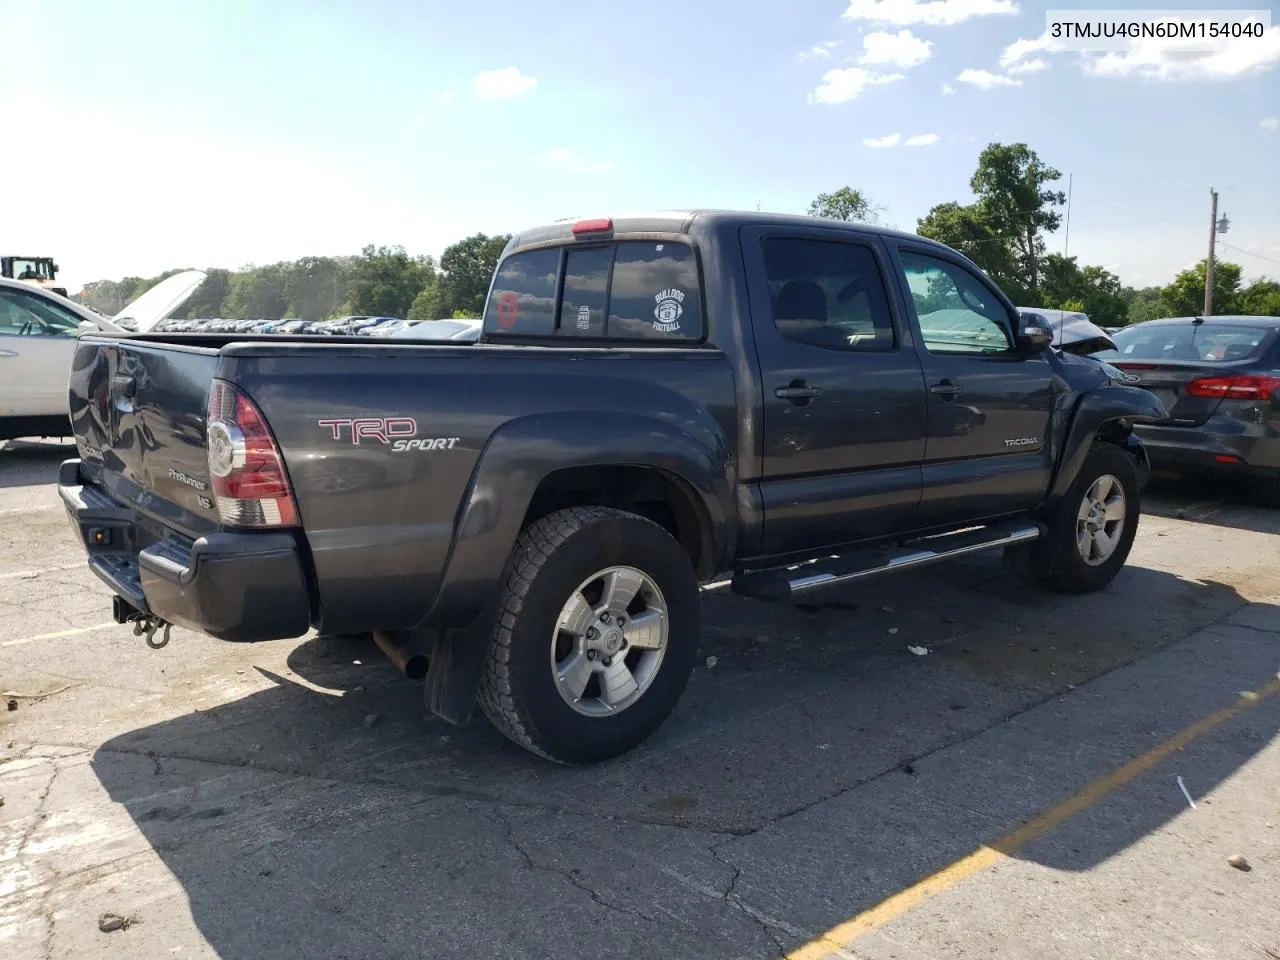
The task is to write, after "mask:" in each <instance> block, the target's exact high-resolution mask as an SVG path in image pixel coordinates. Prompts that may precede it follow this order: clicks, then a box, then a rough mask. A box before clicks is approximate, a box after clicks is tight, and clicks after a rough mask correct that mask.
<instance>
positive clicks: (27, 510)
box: [0, 503, 61, 514]
mask: <svg viewBox="0 0 1280 960" xmlns="http://www.w3.org/2000/svg"><path fill="white" fill-rule="evenodd" d="M59 509H61V508H60V507H59V506H58V504H56V503H41V504H37V505H36V506H34V507H5V508H4V509H3V510H0V514H6V513H39V512H40V511H42V510H59Z"/></svg>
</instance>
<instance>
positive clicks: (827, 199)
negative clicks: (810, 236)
mask: <svg viewBox="0 0 1280 960" xmlns="http://www.w3.org/2000/svg"><path fill="white" fill-rule="evenodd" d="M809 216H811V217H819V218H821V219H823V220H844V221H846V222H848V221H855V220H856V221H858V222H860V223H875V222H876V221H878V220H879V219H880V208H879V207H875V206H873V205H872V203H871V199H870V198H869V197H868V196H867V195H866V194H864V193H863V192H862V191H861V190H855V189H853V187H841V188H840V189H839V190H837V191H836V192H835V193H820V194H818V196H817V197H816V198H815V199H814V201H813V203H811V204H809Z"/></svg>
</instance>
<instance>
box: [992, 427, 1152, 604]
mask: <svg viewBox="0 0 1280 960" xmlns="http://www.w3.org/2000/svg"><path fill="white" fill-rule="evenodd" d="M1106 477H1110V478H1111V480H1112V481H1113V483H1112V486H1111V488H1110V489H1109V490H1104V489H1103V488H1102V487H1100V486H1097V485H1098V484H1100V483H1101V484H1105V481H1104V479H1103V478H1106ZM1099 492H1101V493H1102V494H1103V497H1104V499H1107V500H1108V501H1109V502H1111V503H1114V501H1115V498H1116V497H1117V495H1118V496H1119V498H1120V503H1121V504H1122V506H1123V511H1124V514H1123V518H1122V520H1120V521H1119V523H1118V524H1117V525H1116V526H1111V523H1112V522H1114V521H1109V520H1108V519H1107V515H1106V514H1094V515H1093V516H1092V517H1090V518H1086V517H1084V516H1083V514H1084V512H1085V511H1086V510H1087V509H1088V507H1087V498H1088V496H1089V495H1090V494H1094V495H1095V496H1096V495H1097V494H1098V493H1099ZM1139 497H1140V492H1139V489H1138V471H1137V467H1136V466H1135V464H1134V462H1133V459H1132V457H1130V455H1129V454H1128V453H1126V452H1125V451H1124V450H1122V449H1120V448H1119V447H1117V446H1115V445H1113V444H1110V443H1095V444H1094V445H1093V449H1092V450H1090V451H1089V455H1088V456H1087V457H1086V458H1085V461H1084V463H1083V464H1082V465H1081V467H1080V473H1079V474H1078V475H1077V476H1076V480H1075V482H1074V483H1073V484H1072V485H1071V489H1070V491H1069V492H1068V493H1067V495H1066V496H1065V497H1063V499H1062V502H1061V503H1060V504H1058V505H1057V506H1056V507H1055V508H1054V509H1053V511H1052V512H1051V513H1050V514H1049V515H1048V516H1046V517H1044V518H1042V519H1044V520H1045V522H1046V523H1047V524H1048V527H1049V530H1048V534H1047V536H1046V538H1045V539H1044V540H1043V541H1041V542H1039V543H1033V544H1028V545H1027V547H1028V549H1027V550H1015V551H1011V552H1010V554H1011V555H1010V556H1009V558H1008V565H1009V566H1010V567H1011V568H1013V569H1021V570H1022V571H1024V572H1027V573H1029V574H1030V575H1031V576H1032V577H1033V578H1034V579H1036V580H1038V581H1039V582H1040V583H1041V584H1043V585H1044V586H1046V587H1048V588H1049V589H1051V590H1056V591H1058V592H1059V593H1093V592H1095V591H1097V590H1101V589H1103V588H1104V587H1106V586H1107V585H1108V584H1110V583H1111V581H1112V580H1114V579H1115V578H1116V574H1118V573H1119V572H1120V570H1121V568H1122V567H1123V566H1124V564H1125V561H1126V560H1127V559H1128V557H1129V551H1130V549H1131V548H1132V547H1133V538H1134V537H1135V536H1136V535H1137V532H1138V520H1139V518H1140V516H1141V512H1142V506H1141V502H1140V500H1139ZM1113 511H1114V508H1113ZM1112 515H1114V514H1112ZM1090 520H1092V521H1093V522H1094V523H1097V524H1099V526H1100V527H1101V533H1102V534H1103V536H1102V537H1101V538H1096V539H1095V538H1094V537H1093V536H1091V535H1090V534H1089V532H1088V531H1089V521H1090ZM1081 524H1084V528H1085V529H1084V536H1085V539H1086V543H1087V542H1090V541H1092V542H1093V543H1094V544H1095V546H1094V547H1093V548H1092V549H1090V551H1089V552H1090V556H1091V561H1092V562H1090V561H1086V559H1085V557H1084V552H1083V551H1084V549H1085V547H1084V546H1083V545H1082V544H1081V541H1080V535H1081V533H1082V530H1081ZM1107 533H1110V534H1111V536H1110V537H1107V536H1106V534H1107ZM1103 540H1108V541H1113V543H1112V544H1111V546H1110V547H1109V552H1107V551H1106V550H1105V549H1102V548H1101V547H1099V546H1098V544H1101V543H1102V542H1103Z"/></svg>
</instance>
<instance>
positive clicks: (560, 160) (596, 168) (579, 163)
mask: <svg viewBox="0 0 1280 960" xmlns="http://www.w3.org/2000/svg"><path fill="white" fill-rule="evenodd" d="M547 156H548V157H549V158H550V159H551V160H553V161H555V162H556V163H557V164H559V165H560V166H561V167H563V168H564V169H565V171H566V172H568V173H584V174H585V173H612V172H613V170H614V168H615V164H614V162H613V161H612V160H588V159H586V158H585V157H582V156H581V155H579V154H578V153H576V152H574V151H573V150H570V149H569V148H568V147H556V148H555V149H554V150H552V151H551V152H550V153H548V154H547Z"/></svg>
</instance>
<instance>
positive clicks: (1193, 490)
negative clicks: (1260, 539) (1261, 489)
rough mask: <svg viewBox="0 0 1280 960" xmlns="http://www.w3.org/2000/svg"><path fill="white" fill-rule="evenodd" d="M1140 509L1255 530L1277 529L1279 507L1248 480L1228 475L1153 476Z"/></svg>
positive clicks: (1159, 515)
mask: <svg viewBox="0 0 1280 960" xmlns="http://www.w3.org/2000/svg"><path fill="white" fill-rule="evenodd" d="M1142 512H1143V513H1144V514H1148V515H1150V516H1157V517H1164V518H1166V519H1169V520H1188V521H1190V522H1192V523H1205V524H1211V525H1213V526H1219V527H1231V528H1233V529H1236V530H1252V531H1254V532H1257V533H1280V507H1275V506H1269V505H1268V504H1266V503H1264V502H1262V501H1261V500H1260V499H1259V497H1258V494H1257V491H1256V490H1255V489H1254V488H1252V487H1250V486H1249V485H1248V484H1246V483H1244V482H1242V481H1239V480H1232V479H1231V478H1229V477H1223V478H1214V479H1206V478H1204V477H1154V478H1152V480H1151V484H1150V486H1149V487H1148V488H1147V489H1146V490H1145V491H1144V492H1143V497H1142Z"/></svg>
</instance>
